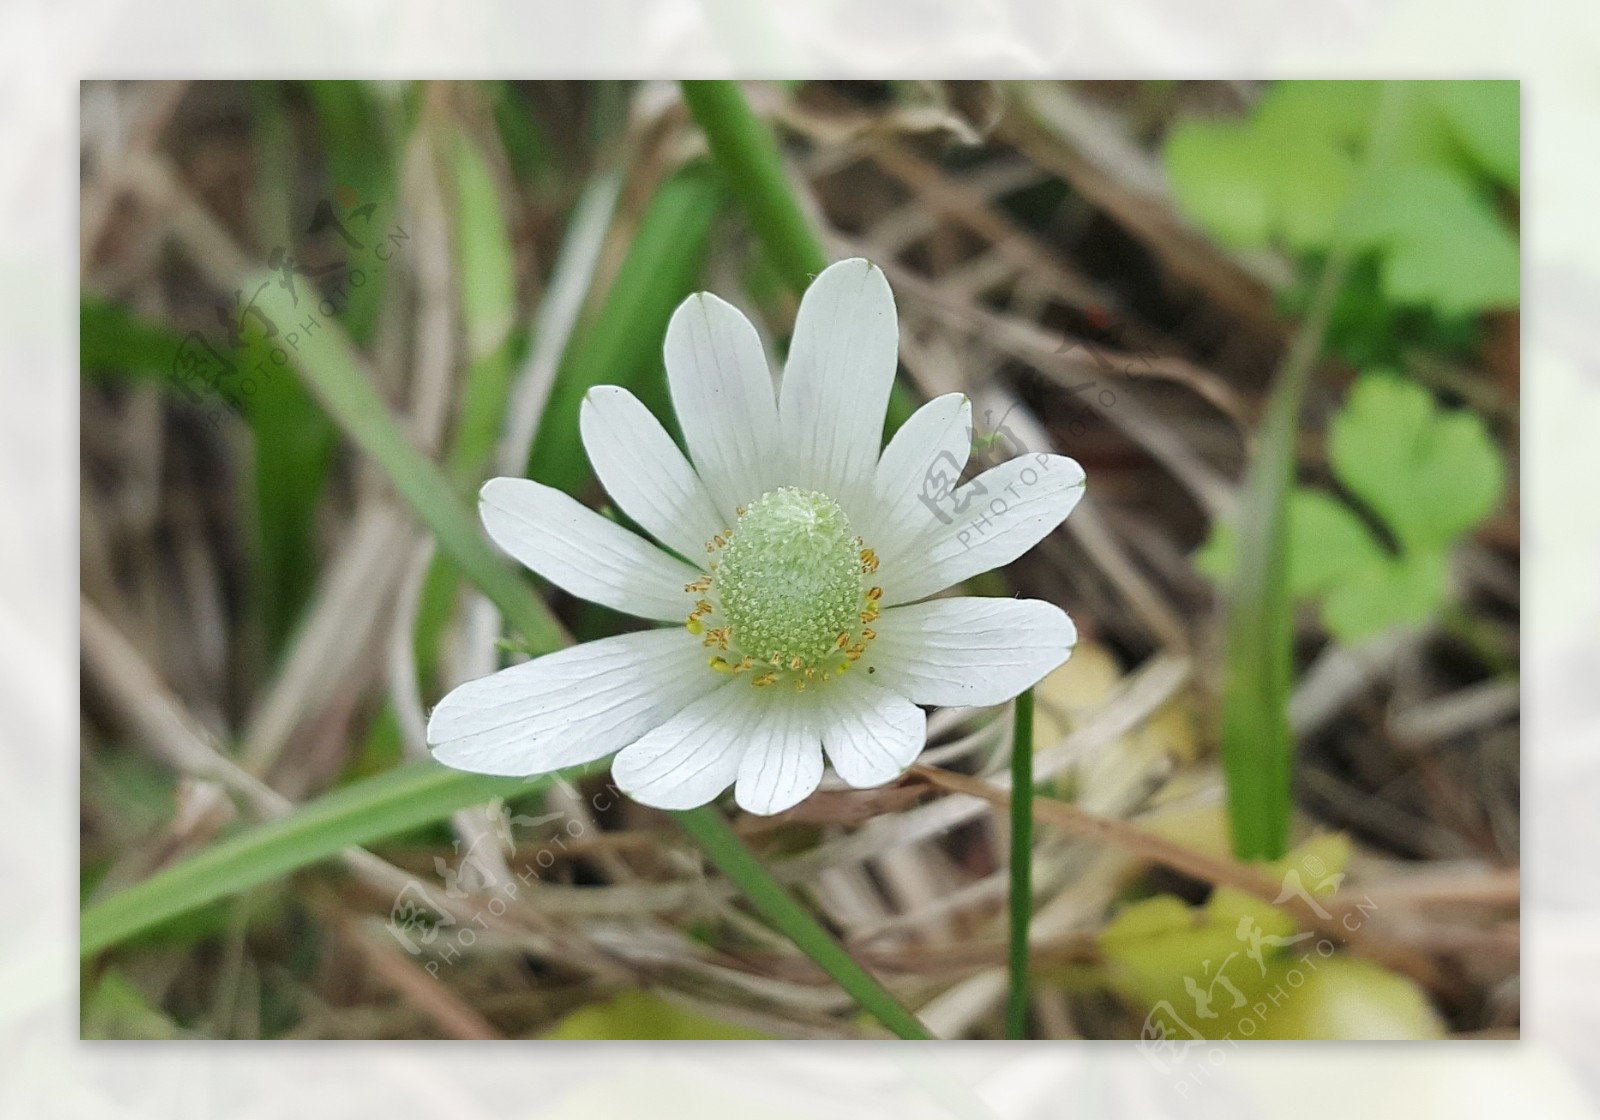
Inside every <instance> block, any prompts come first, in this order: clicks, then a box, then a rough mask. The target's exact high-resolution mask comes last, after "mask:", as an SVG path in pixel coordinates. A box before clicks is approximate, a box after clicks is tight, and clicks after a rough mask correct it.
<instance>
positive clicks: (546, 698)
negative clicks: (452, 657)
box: [428, 628, 725, 776]
mask: <svg viewBox="0 0 1600 1120" xmlns="http://www.w3.org/2000/svg"><path fill="white" fill-rule="evenodd" d="M704 654H705V650H704V649H703V648H702V647H701V645H700V643H699V642H698V641H696V640H695V639H694V638H692V637H690V635H689V633H688V632H687V631H685V630H681V629H676V628H675V629H671V630H649V631H645V632H643V633H638V634H622V635H619V636H617V637H615V638H602V639H601V640H600V641H597V642H587V643H585V644H584V645H581V646H572V647H571V648H569V649H564V650H561V651H559V652H557V653H552V654H548V655H546V656H544V657H539V658H535V659H534V660H532V661H527V662H524V663H523V664H521V665H513V666H512V667H511V668H509V669H502V670H500V672H498V673H495V674H494V675H493V676H488V677H482V678H480V679H478V680H475V681H468V682H467V683H466V684H464V685H461V686H460V687H458V688H455V689H452V690H451V692H450V693H449V694H448V695H447V696H446V697H445V698H444V699H443V700H441V701H439V705H438V707H436V708H434V709H433V713H432V714H431V715H430V716H429V717H428V745H429V746H431V747H433V748H434V752H433V756H434V757H435V758H436V759H438V760H439V761H440V762H442V763H444V764H445V765H446V766H453V767H455V768H456V769H457V770H473V771H476V772H478V773H481V774H505V775H510V776H520V775H524V774H545V773H548V772H550V771H552V770H559V769H561V768H562V767H566V766H576V765H578V764H580V763H584V762H590V761H592V760H594V759H597V758H602V757H604V756H605V755H608V754H610V753H611V752H613V751H617V750H621V749H622V748H623V747H625V746H627V745H628V744H629V743H632V742H633V741H635V740H636V739H638V738H639V736H641V735H643V734H644V733H645V732H647V731H649V730H651V729H652V728H655V727H658V726H660V725H661V724H662V723H664V722H665V721H666V720H668V719H670V718H671V717H672V716H674V715H676V714H677V713H678V712H679V710H681V709H682V708H683V707H685V706H686V705H688V704H690V703H692V702H693V701H695V700H697V699H699V698H700V697H701V696H703V695H705V694H706V693H707V692H709V691H710V690H711V689H713V688H715V687H716V686H717V685H719V684H722V683H723V682H724V680H725V678H723V677H720V676H719V675H718V674H716V673H713V672H711V670H710V669H708V668H707V667H706V663H705V656H704Z"/></svg>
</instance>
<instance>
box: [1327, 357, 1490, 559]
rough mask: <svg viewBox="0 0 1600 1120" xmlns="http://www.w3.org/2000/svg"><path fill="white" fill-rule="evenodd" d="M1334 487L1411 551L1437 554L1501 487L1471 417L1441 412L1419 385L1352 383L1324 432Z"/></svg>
mask: <svg viewBox="0 0 1600 1120" xmlns="http://www.w3.org/2000/svg"><path fill="white" fill-rule="evenodd" d="M1328 460H1329V463H1330V464H1331V465H1332V467H1333V471H1334V473H1335V474H1336V475H1337V476H1338V477H1339V481H1340V482H1342V483H1344V485H1345V486H1347V487H1349V489H1350V491H1351V493H1353V494H1355V496H1356V497H1358V498H1360V499H1361V500H1362V501H1363V502H1365V503H1366V504H1367V505H1368V506H1369V507H1371V509H1372V511H1373V512H1374V513H1376V514H1377V515H1378V516H1379V517H1381V518H1382V519H1383V521H1384V523H1385V524H1386V525H1387V526H1388V527H1389V529H1390V530H1391V531H1392V532H1393V533H1394V535H1395V537H1396V538H1397V539H1398V540H1399V541H1400V542H1401V544H1402V545H1404V546H1406V547H1407V548H1408V549H1411V550H1418V551H1426V550H1430V549H1443V548H1446V547H1448V546H1449V545H1451V544H1453V543H1454V542H1455V540H1456V538H1457V537H1459V536H1460V535H1461V534H1463V533H1465V532H1466V531H1467V530H1469V529H1471V528H1472V527H1473V526H1475V525H1477V524H1478V522H1480V521H1482V520H1483V519H1484V518H1485V517H1487V516H1488V515H1489V513H1490V512H1491V511H1493V509H1494V508H1495V506H1496V505H1497V504H1498V503H1499V501H1500V496H1501V493H1502V491H1503V490H1504V488H1505V468H1504V464H1503V463H1502V461H1501V457H1500V452H1499V451H1498V449H1496V447H1495V445H1494V441H1493V440H1492V439H1491V438H1490V436H1489V432H1488V429H1487V428H1486V427H1485V426H1484V424H1483V421H1482V420H1481V419H1479V418H1478V417H1477V416H1476V415H1475V414H1473V413H1470V412H1450V413H1446V412H1442V411H1441V410H1440V409H1439V408H1438V407H1437V405H1436V404H1435V403H1434V400H1433V397H1432V395H1431V394H1430V393H1429V392H1428V391H1427V390H1426V389H1424V388H1422V387H1421V386H1420V385H1416V384H1413V383H1412V382H1409V381H1405V380H1402V379H1401V378H1398V377H1391V376H1386V375H1382V374H1368V375H1367V376H1364V377H1362V378H1361V379H1360V380H1359V381H1357V382H1356V384H1355V387H1354V388H1353V389H1352V390H1351V392H1350V399H1349V400H1348V401H1347V402H1346V404H1345V407H1344V408H1343V409H1342V410H1341V411H1340V412H1339V414H1338V415H1336V416H1335V417H1334V418H1333V423H1332V424H1331V426H1330V428H1329V431H1328Z"/></svg>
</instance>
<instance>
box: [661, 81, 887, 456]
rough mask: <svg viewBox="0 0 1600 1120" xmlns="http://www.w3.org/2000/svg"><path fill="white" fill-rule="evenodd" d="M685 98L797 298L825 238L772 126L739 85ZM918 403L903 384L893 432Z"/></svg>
mask: <svg viewBox="0 0 1600 1120" xmlns="http://www.w3.org/2000/svg"><path fill="white" fill-rule="evenodd" d="M681 85H682V88H683V100H684V101H685V103H687V104H688V106H689V112H690V113H692V114H693V115H694V119H695V123H696V124H698V125H699V126H700V129H701V131H702V132H704V133H705V134H706V142H707V143H708V144H709V145H710V146H711V154H712V156H713V157H714V158H715V159H716V161H717V163H718V165H720V166H721V167H722V169H723V171H724V172H725V177H726V179H727V182H728V187H729V189H730V190H731V191H732V192H733V194H734V197H736V198H737V199H738V200H739V204H740V205H741V206H742V207H743V208H744V211H745V213H746V214H747V215H748V216H749V218H750V225H751V227H752V228H754V230H755V232H756V236H757V237H759V238H760V239H761V243H762V245H763V246H765V248H766V250H767V257H768V258H769V259H770V260H771V262H772V265H773V267H774V268H775V269H777V271H778V274H779V275H780V276H782V277H783V280H784V282H785V283H786V284H788V285H789V288H790V290H792V291H793V292H794V293H795V294H796V295H799V294H800V293H802V292H804V291H805V290H806V288H807V287H808V286H809V285H810V284H811V279H812V277H814V276H816V274H817V273H819V272H821V271H822V270H823V269H825V268H827V267H828V254H827V251H826V250H825V249H824V248H823V245H822V239H821V238H820V237H818V236H817V232H816V230H814V229H812V228H811V223H810V222H809V221H807V220H806V216H805V212H804V211H803V210H802V209H801V208H800V204H799V202H797V201H796V200H795V196H794V191H793V189H792V188H791V187H790V185H789V177H788V175H787V174H786V173H785V172H784V168H783V158H782V156H781V155H780V154H779V152H778V145H777V142H776V141H775V140H774V139H773V138H772V133H771V132H770V131H769V130H768V129H767V126H766V125H764V124H762V123H761V120H760V118H758V117H757V116H756V115H755V113H753V112H752V111H751V110H750V105H749V103H748V102H746V101H745V99H744V94H743V93H742V92H741V91H740V89H739V83H738V82H730V81H694V82H688V81H686V82H683V83H681ZM915 410H916V401H915V399H914V398H913V397H912V395H911V393H910V392H909V391H908V390H907V389H906V387H905V385H904V383H903V382H901V381H896V382H895V385H894V390H893V392H892V393H891V394H890V397H889V424H888V426H889V429H890V430H891V431H892V430H894V429H896V428H898V427H899V426H900V425H901V424H903V423H905V421H906V419H907V417H909V416H910V415H911V413H912V412H914V411H915Z"/></svg>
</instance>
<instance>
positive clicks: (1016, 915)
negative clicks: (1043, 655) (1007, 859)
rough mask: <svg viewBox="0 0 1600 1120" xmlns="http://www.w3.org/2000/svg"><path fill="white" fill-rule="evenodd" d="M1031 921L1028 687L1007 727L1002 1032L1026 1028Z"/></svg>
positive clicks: (1020, 1033)
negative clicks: (1007, 898)
mask: <svg viewBox="0 0 1600 1120" xmlns="http://www.w3.org/2000/svg"><path fill="white" fill-rule="evenodd" d="M1032 921H1033V689H1031V688H1030V689H1028V691H1026V692H1024V693H1023V694H1022V695H1021V696H1018V697H1017V699H1016V706H1015V711H1014V714H1013V716H1012V726H1011V943H1010V979H1009V991H1008V993H1007V996H1006V1037H1007V1038H1026V1037H1027V1033H1028V996H1029V988H1028V927H1029V925H1030V924H1031V923H1032Z"/></svg>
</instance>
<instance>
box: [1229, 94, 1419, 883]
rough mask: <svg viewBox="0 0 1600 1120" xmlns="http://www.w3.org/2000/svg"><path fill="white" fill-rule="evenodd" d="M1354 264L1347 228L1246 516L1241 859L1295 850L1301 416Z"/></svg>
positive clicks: (1281, 394) (1273, 418) (1265, 433)
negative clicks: (1292, 561) (1291, 532)
mask: <svg viewBox="0 0 1600 1120" xmlns="http://www.w3.org/2000/svg"><path fill="white" fill-rule="evenodd" d="M1399 96H1400V93H1399V87H1398V86H1397V84H1396V83H1393V82H1390V83H1387V84H1386V86H1385V89H1384V94H1383V100H1382V102H1381V104H1380V109H1379V117H1378V125H1377V127H1376V128H1375V130H1374V136H1373V140H1372V145H1371V147H1370V149H1369V151H1368V154H1367V159H1366V162H1365V164H1364V167H1363V170H1362V176H1361V180H1360V182H1359V183H1358V185H1357V187H1356V189H1355V190H1353V191H1352V192H1351V203H1350V204H1347V206H1346V213H1348V210H1349V206H1350V205H1352V204H1354V203H1356V202H1357V201H1358V200H1359V199H1360V197H1361V196H1362V195H1363V193H1364V188H1365V185H1366V184H1367V183H1368V182H1370V181H1371V179H1372V177H1373V175H1374V172H1375V169H1376V168H1379V167H1381V166H1382V165H1383V162H1384V160H1385V158H1386V155H1387V152H1388V151H1389V150H1390V146H1391V144H1392V137H1393V134H1394V130H1395V127H1396V122H1397V121H1398V120H1399V119H1400V117H1399V106H1398V98H1399ZM1347 226H1348V222H1347V221H1341V222H1340V223H1339V229H1340V230H1341V231H1342V230H1343V229H1345V228H1347ZM1352 261H1353V251H1352V248H1351V245H1350V240H1349V238H1348V237H1347V236H1343V235H1342V233H1341V234H1340V235H1338V236H1336V239H1335V243H1334V246H1333V249H1332V251H1331V252H1330V253H1329V256H1328V259H1327V262H1326V263H1325V264H1324V266H1323V269H1322V273H1321V275H1320V276H1319V277H1318V279H1317V285H1316V288H1315V291H1314V293H1313V295H1312V297H1311V303H1310V306H1309V308H1308V309H1307V312H1306V316H1305V319H1304V320H1303V321H1302V322H1301V324H1300V329H1299V330H1298V331H1297V332H1296V333H1295V337H1294V341H1293V342H1292V343H1291V345H1290V347H1289V350H1288V352H1287V353H1286V354H1285V355H1284V358H1283V361H1282V363H1281V364H1280V365H1279V367H1278V373H1277V376H1276V378H1275V379H1274V383H1273V389H1272V396H1271V397H1270V399H1269V400H1268V402H1267V411H1266V417H1265V419H1264V421H1263V424H1262V432H1261V438H1260V443H1259V444H1258V446H1257V448H1256V454H1255V459H1254V461H1253V462H1252V463H1251V466H1250V475H1249V481H1248V485H1247V488H1246V495H1245V504H1244V510H1243V515H1242V516H1241V518H1240V523H1239V545H1238V554H1237V555H1238V558H1239V559H1238V565H1237V568H1236V569H1235V571H1234V575H1233V579H1232V581H1231V583H1230V585H1229V588H1228V603H1227V617H1226V628H1227V637H1226V641H1227V652H1226V656H1225V667H1224V683H1223V694H1222V736H1221V738H1222V763H1223V772H1224V775H1225V777H1226V779H1227V790H1228V822H1229V828H1230V830H1231V832H1232V838H1233V850H1234V854H1235V855H1236V856H1238V857H1239V858H1240V859H1280V858H1282V856H1283V855H1284V853H1285V852H1286V851H1287V850H1288V842H1289V818H1290V808H1291V805H1292V800H1293V798H1292V790H1291V771H1292V765H1293V753H1294V743H1293V738H1292V736H1291V733H1290V730H1289V695H1290V689H1291V685H1292V683H1293V680H1292V678H1293V673H1294V648H1293V646H1294V625H1293V624H1294V615H1293V604H1292V602H1291V599H1290V594H1289V578H1288V568H1289V564H1288V551H1289V542H1288V501H1289V494H1290V491H1291V489H1292V487H1293V483H1294V465H1295V444H1296V440H1297V437H1298V435H1299V430H1300V413H1301V411H1302V407H1303V405H1304V403H1305V397H1306V391H1307V389H1308V388H1309V387H1310V385H1311V378H1312V375H1313V373H1314V371H1315V369H1316V363H1317V358H1318V357H1319V356H1320V355H1321V353H1322V344H1323V339H1324V338H1325V336H1326V334H1327V330H1328V324H1329V321H1330V320H1331V318H1332V315H1333V309H1334V304H1335V303H1336V301H1337V299H1338V295H1339V289H1340V288H1341V286H1342V285H1343V283H1344V279H1345V277H1346V275H1347V274H1348V273H1349V271H1350V266H1351V263H1352Z"/></svg>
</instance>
